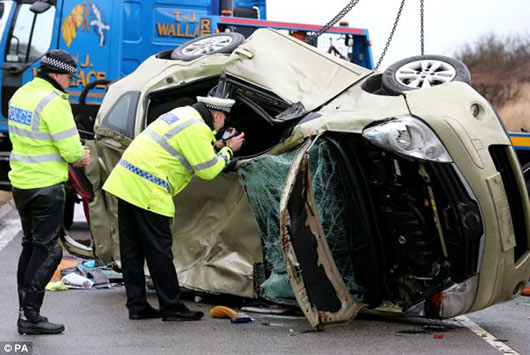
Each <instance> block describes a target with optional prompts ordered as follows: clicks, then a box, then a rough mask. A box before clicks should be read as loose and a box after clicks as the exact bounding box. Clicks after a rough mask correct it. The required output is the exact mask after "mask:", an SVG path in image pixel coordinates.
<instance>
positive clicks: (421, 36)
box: [420, 0, 425, 55]
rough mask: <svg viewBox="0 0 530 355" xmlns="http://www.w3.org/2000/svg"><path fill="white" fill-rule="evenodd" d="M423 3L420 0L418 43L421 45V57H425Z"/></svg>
mask: <svg viewBox="0 0 530 355" xmlns="http://www.w3.org/2000/svg"><path fill="white" fill-rule="evenodd" d="M423 1H424V0H420V43H421V55H425V34H424V26H423V25H424V20H425V8H424V7H423Z"/></svg>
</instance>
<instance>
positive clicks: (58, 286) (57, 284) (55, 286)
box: [46, 281, 68, 291]
mask: <svg viewBox="0 0 530 355" xmlns="http://www.w3.org/2000/svg"><path fill="white" fill-rule="evenodd" d="M66 290H68V287H66V285H65V284H64V283H63V282H62V281H52V282H50V283H48V285H46V291H66Z"/></svg>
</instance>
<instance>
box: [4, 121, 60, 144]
mask: <svg viewBox="0 0 530 355" xmlns="http://www.w3.org/2000/svg"><path fill="white" fill-rule="evenodd" d="M9 134H16V135H19V136H21V137H28V138H33V139H41V140H51V139H52V136H50V134H49V133H47V132H38V131H28V130H25V129H23V128H20V127H17V126H13V125H9Z"/></svg>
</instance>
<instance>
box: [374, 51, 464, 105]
mask: <svg viewBox="0 0 530 355" xmlns="http://www.w3.org/2000/svg"><path fill="white" fill-rule="evenodd" d="M452 81H461V82H464V83H467V84H470V83H471V74H469V70H468V69H467V67H466V66H465V65H464V63H462V62H460V61H459V60H456V59H454V58H450V57H444V56H441V55H424V56H421V55H419V56H415V57H409V58H405V59H402V60H400V61H398V62H396V63H394V64H392V65H391V66H389V67H388V68H387V69H386V70H385V71H384V73H383V78H382V80H381V85H382V87H383V90H384V91H385V92H386V93H387V94H390V95H400V94H402V93H404V92H406V91H409V90H415V89H423V88H428V87H432V86H437V85H442V84H445V83H448V82H452Z"/></svg>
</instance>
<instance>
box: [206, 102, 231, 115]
mask: <svg viewBox="0 0 530 355" xmlns="http://www.w3.org/2000/svg"><path fill="white" fill-rule="evenodd" d="M204 104H205V105H206V107H208V108H209V109H210V110H215V111H221V112H225V113H230V110H231V109H232V108H231V107H226V106H219V105H212V104H208V103H206V102H204Z"/></svg>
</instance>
